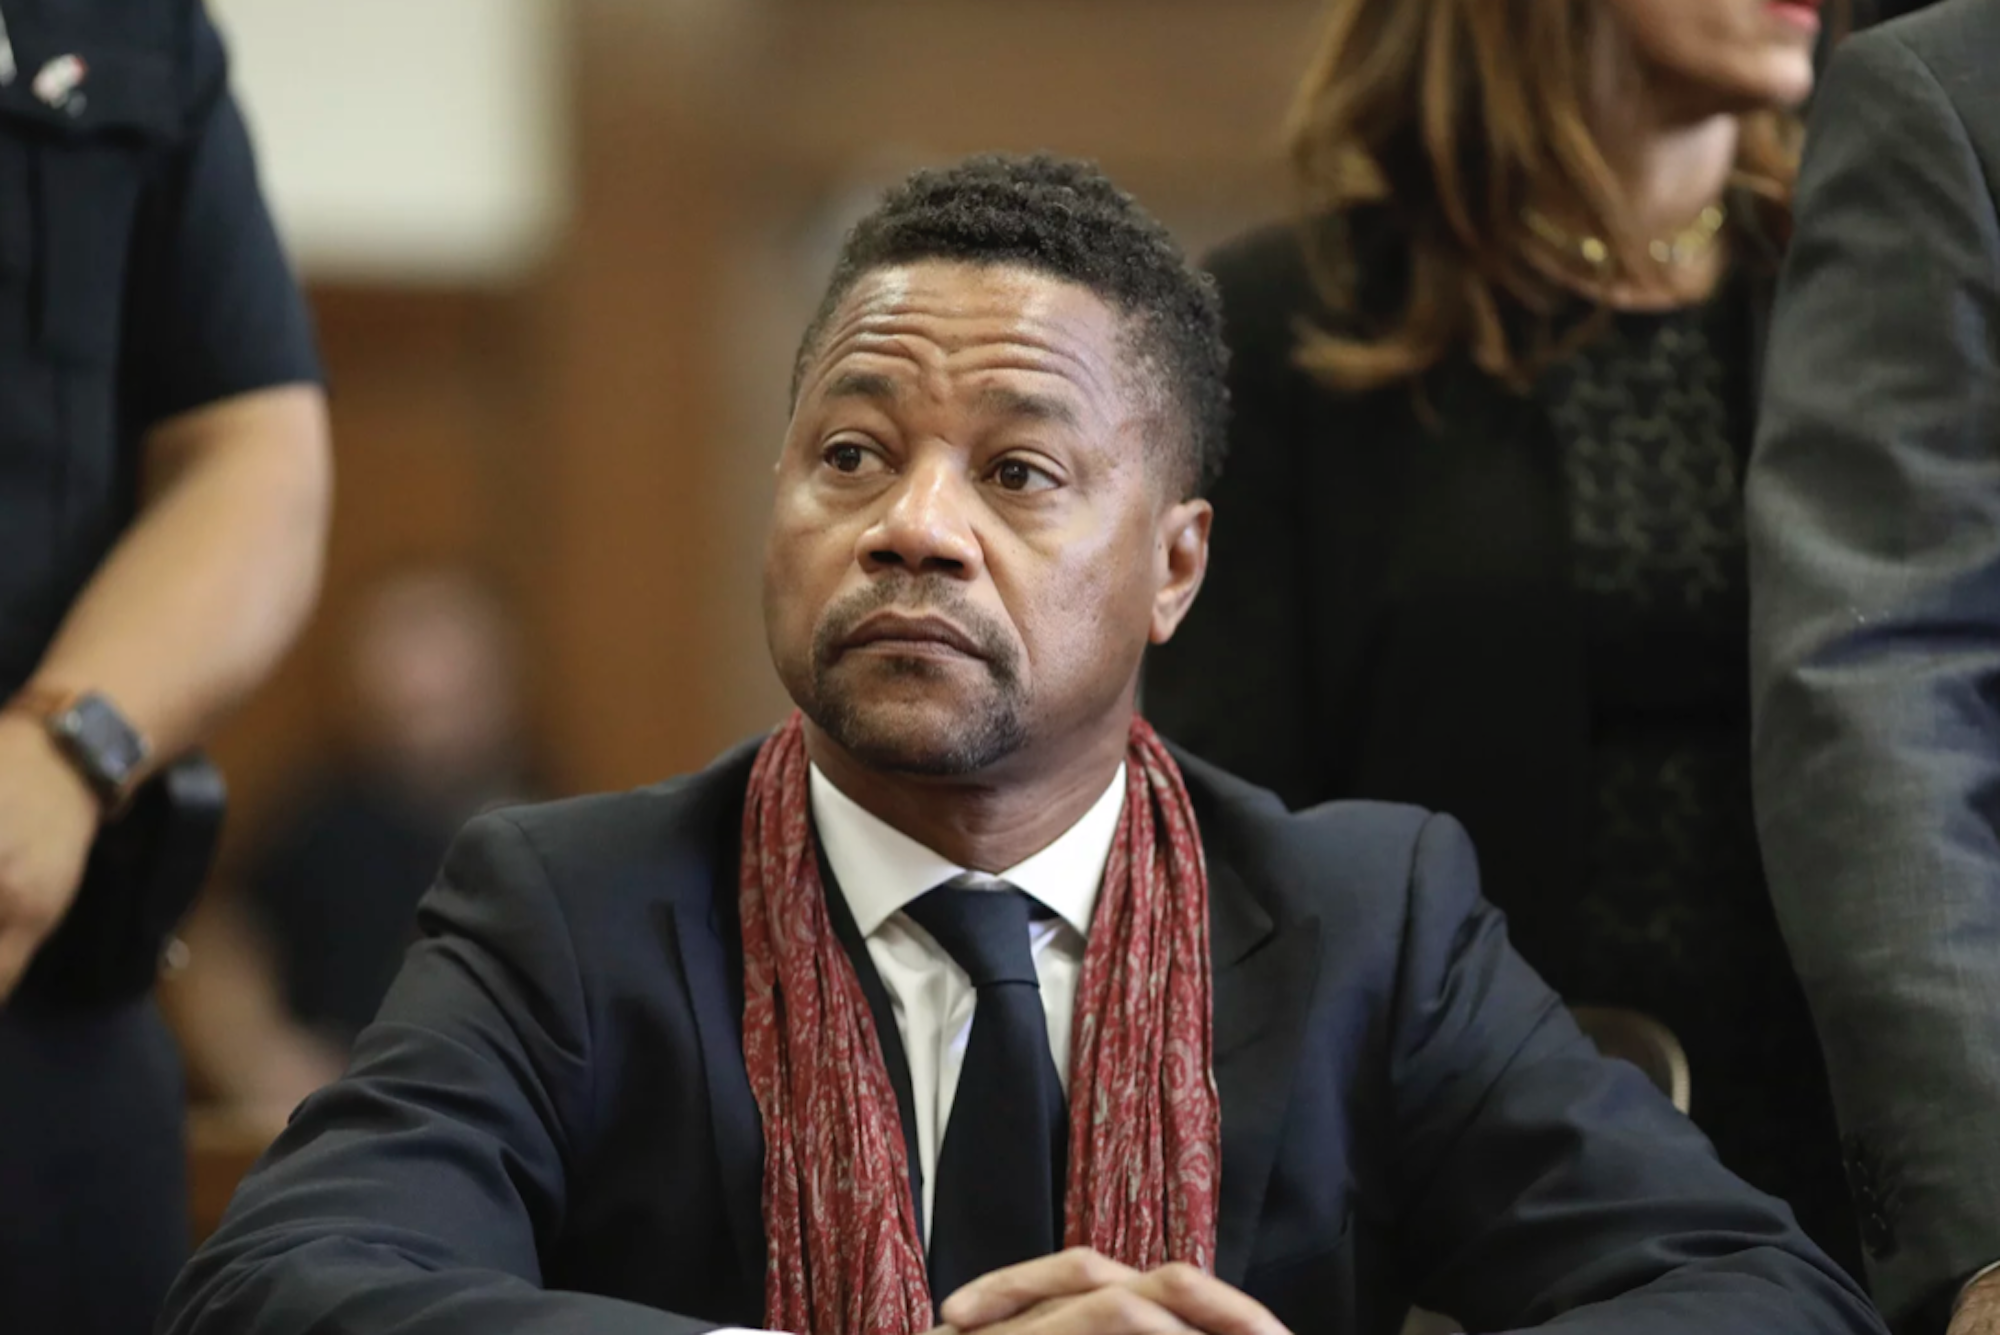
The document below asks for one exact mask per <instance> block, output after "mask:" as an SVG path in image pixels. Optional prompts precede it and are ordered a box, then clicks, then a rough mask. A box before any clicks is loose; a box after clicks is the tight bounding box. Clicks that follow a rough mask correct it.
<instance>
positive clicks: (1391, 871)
mask: <svg viewBox="0 0 2000 1335" xmlns="http://www.w3.org/2000/svg"><path fill="white" fill-rule="evenodd" d="M750 760H751V751H750V750H749V749H747V748H746V749H743V750H739V751H737V752H736V753H734V754H732V755H730V756H727V757H725V758H724V759H723V760H721V761H720V762H719V763H718V764H716V765H715V766H714V767H713V768H711V769H709V770H708V771H706V772H704V773H702V774H700V775H696V776H694V777H691V778H684V779H679V780H675V781H673V782H670V783H665V784H662V785H659V786H657V787H654V788H650V789H645V790H641V791H638V792H634V793H628V794H622V795H617V796H608V797H593V798H585V799H582V800H578V801H572V802H565V803H559V804H556V805H552V806H544V807H535V808H523V809H516V810H514V811H510V812H506V813H502V814H497V815H492V816H488V817H485V818H482V819H481V820H479V821H476V822H475V823H474V824H473V825H472V826H470V827H469V828H468V829H467V831H466V833H465V834H464V835H463V837H462V838H461V839H460V840H459V842H458V844H457V846H456V848H455V849H454V851H453V852H452V854H451V856H450V858H449V860H448V861H447V864H446V868H445V872H444V875H443V877H442V879H441V880H440V882H439V884H438V885H437V887H436V888H435V889H434V890H433V892H432V893H431V895H430V897H429V898H428V900H427V901H426V903H425V906H424V908H423V911H422V919H423V929H424V933H425V939H424V940H423V941H422V942H421V943H420V944H419V945H418V946H417V947H416V949H415V951H414V952H413V954H412V955H411V958H410V961H409V965H408V967H407V968H406V969H405V971H404V973H403V975H402V977H401V978H400V979H399V980H398V982H397V984H396V986H395V988H394V990H393V991H392V993H391V995H390V997H389V1000H388V1002H387V1003H386V1005H385V1007H384V1010H383V1013H382V1016H381V1018H380V1020H379V1021H378V1022H377V1023H376V1024H375V1026H374V1027H373V1028H371V1029H370V1030H368V1031H367V1032H366V1033H365V1034H363V1036H362V1038H361V1040H360V1043H359V1046H358V1049H357V1052H356V1056H355V1060H354V1065H353V1068H352V1069H351V1070H350V1071H349V1073H348V1074H347V1076H346V1078H344V1079H343V1080H341V1081H340V1082H339V1083H337V1084H336V1085H334V1086H332V1087H331V1088H329V1089H327V1090H325V1091H323V1092H321V1093H319V1094H317V1095H315V1096H314V1097H313V1098H311V1099H309V1100H308V1101H307V1102H306V1103H305V1105H304V1106H303V1107H302V1109H301V1110H300V1112H299V1113H298V1115H297V1116H296V1118H295V1119H294V1120H293V1122H292V1125H291V1127H290V1129H289V1130H287V1131H286V1132H285V1134H284V1136H283V1137H282V1138H281V1139H280V1140H279V1141H278V1143H277V1145H276V1146H275V1148H274V1149H273V1151H272V1152H271V1154H270V1155H269V1156H268V1158H267V1159H266V1161H265V1162H264V1163H263V1164H262V1165H261V1166H260V1167H259V1168H258V1169H257V1170H256V1171H255V1172H254V1173H253V1174H252V1175H251V1177H250V1178H249V1180H248V1181H247V1182H246V1183H245V1185H244V1187H243V1189H242V1191H241V1192H240V1193H239V1194H238V1196H237V1198H236V1201H235V1203H234V1205H233V1206H232V1207H231V1209H230V1212H229V1215H228V1218H227V1220H226V1221H225V1222H224V1224H223V1226H222V1229H221V1231H220V1232H219V1233H218V1234H217V1235H216V1236H215V1237H214V1238H213V1239H212V1240H211V1241H210V1242H209V1243H208V1245H207V1246H206V1247H204V1248H203V1249H202V1251H201V1252H200V1254H199V1255H198V1256H197V1257H196V1258H195V1260H194V1262H193V1263H192V1264H191V1265H190V1267H189V1268H188V1270H187V1272H186V1273H185V1274H184V1275H183V1276H182V1278H181V1281H180V1283H179V1284H178V1286H177V1287H176V1289H175V1291H174V1294H173V1297H172V1298H171V1299H170V1301H169V1303H168V1306H167V1315H166V1318H165V1324H164V1327H163V1328H164V1329H165V1330H166V1331H170V1332H175V1333H176V1335H197V1333H198V1332H199V1333H201V1335H289V1333H290V1332H301V1333H303V1332H305V1331H308V1330H310V1331H313V1332H315V1335H332V1333H333V1332H355V1335H360V1333H361V1332H367V1335H447V1333H450V1335H458V1333H460V1332H463V1333H464V1335H511V1333H512V1332H523V1333H525V1332H529V1331H534V1332H551V1331H565V1332H568V1331H578V1332H583V1331H588V1332H592V1335H611V1332H632V1333H633V1335H637V1333H638V1332H648V1333H649V1335H667V1333H668V1332H679V1331H695V1330H699V1329H702V1328H705V1327H707V1326H709V1325H712V1324H742V1325H752V1326H754V1325H757V1324H760V1323H761V1321H762V1317H763V1264H764V1245H763V1226H762V1221H761V1216H760V1204H759V1202H760V1186H761V1181H762V1166H761V1160H762V1146H761V1140H760V1134H759V1129H758V1117H757V1111H756V1107H755V1105H754V1102H753V1100H752V1098H751V1094H750V1089H749V1085H748V1080H747V1077H746V1075H745V1072H744V1066H743V1058H742V1051H741V1045H740V1037H739V1029H738V1026H739V1022H740V1016H741V1011H742V992H741V979H740V976H739V969H740V944H739V937H738V930H737V922H736V879H737V860H738V859H737V850H738V841H739V838H740V833H739V831H740V824H741V818H742V807H743V794H744V785H745V781H746V778H747V774H748V769H749V764H750ZM1185 764H1186V767H1187V778H1188V784H1189V788H1190V791H1191V792H1192V794H1193V797H1194V802H1195V806H1196V811H1197V814H1198V817H1199V819H1200V822H1201V828H1202V832H1203V843H1204V848H1205V850H1206V852H1207V856H1208V860H1209V867H1210V874H1211V882H1212V900H1211V914H1212V928H1213V930H1212V941H1213V949H1214V964H1215V1049H1216V1080H1217V1083H1218V1085H1219V1086H1220V1089H1221V1095H1222V1126H1223V1167H1222V1199H1221V1218H1220V1239H1219V1248H1218V1251H1219V1266H1218V1268H1219V1272H1220V1274H1221V1275H1222V1277H1223V1278H1225V1279H1227V1280H1229V1281H1230V1282H1232V1283H1235V1284H1238V1285H1241V1286H1243V1287H1245V1288H1246V1289H1247V1290H1248V1291H1249V1292H1251V1293H1252V1294H1255V1295H1256V1296H1257V1297H1259V1298H1261V1299H1262V1300H1263V1301H1265V1302H1266V1303H1268V1304H1270V1305H1271V1307H1272V1308H1273V1309H1275V1311H1276V1312H1277V1313H1278V1315H1279V1316H1280V1317H1282V1318H1283V1319H1284V1320H1286V1321H1287V1322H1289V1323H1290V1324H1291V1325H1292V1326H1293V1327H1294V1328H1295V1329H1297V1330H1299V1331H1302V1332H1303V1331H1339V1332H1354V1333H1360V1335H1367V1333H1370V1332H1383V1333H1385V1335H1386V1332H1392V1331H1394V1330H1396V1329H1397V1326H1398V1323H1399V1322H1400V1320H1401V1319H1402V1316H1403V1311H1404V1307H1405V1304H1406V1301H1407V1300H1408V1299H1409V1298H1410V1297H1411V1296H1412V1295H1414V1296H1416V1297H1418V1298H1420V1299H1421V1300H1422V1301H1423V1302H1424V1303H1425V1304H1426V1305H1428V1306H1430V1307H1433V1308H1439V1309H1444V1310H1447V1311H1451V1312H1454V1313H1456V1314H1458V1315H1460V1316H1462V1317H1463V1318H1465V1319H1466V1320H1468V1321H1469V1322H1471V1323H1473V1324H1474V1325H1475V1326H1476V1327H1477V1328H1479V1329H1486V1330H1494V1329H1503V1328H1507V1327H1512V1326H1518V1325H1527V1324H1533V1323H1537V1322H1541V1321H1543V1320H1546V1319H1548V1318H1551V1317H1554V1316H1556V1315H1557V1314H1558V1313H1562V1312H1565V1311H1569V1312H1570V1313H1571V1315H1570V1317H1569V1320H1568V1324H1567V1325H1566V1329H1570V1330H1574V1331H1577V1332H1585V1331H1604V1332H1606V1333H1607V1335H1610V1333H1611V1332H1616V1335H1647V1333H1648V1332H1660V1333H1661V1335H1664V1333H1665V1332H1669V1331H1673V1332H1686V1331H1701V1332H1703V1333H1704V1335H1714V1333H1716V1332H1730V1331H1741V1332H1744V1335H1753V1333H1754V1335H1770V1333H1771V1332H1780V1331H1783V1332H1865V1331H1875V1330H1878V1329H1879V1327H1878V1325H1877V1323H1876V1319H1875V1317H1874V1315H1873V1310H1872V1308H1870V1307H1869V1305H1868V1304H1867V1302H1866V1301H1865V1300H1864V1298H1863V1297H1862V1295H1861V1294H1860V1293H1859V1292H1858V1291H1857V1290H1856V1289H1855V1287H1854V1286H1853V1284H1852V1282H1851V1281H1849V1280H1848V1279H1847V1278H1845V1276H1843V1275H1842V1274H1841V1273H1840V1272H1839V1271H1838V1270H1837V1269H1836V1268H1835V1267H1833V1266H1832V1264H1831V1263H1830V1262H1828V1261H1827V1260H1826V1259H1825V1258H1824V1257H1823V1256H1822V1255H1820V1254H1819V1253H1818V1252H1817V1251H1815V1250H1814V1249H1813V1247H1812V1245H1811V1244H1810V1243H1809V1242H1807V1241H1806V1240H1805V1238H1804V1237H1803V1236H1802V1235H1801V1234H1800V1233H1799V1232H1798V1230H1797V1229H1796V1227H1795V1226H1794V1225H1793V1223H1792V1221H1791V1219H1790V1217H1789V1215H1788V1214H1787V1212H1786V1211H1785V1210H1784V1208H1783V1207H1782V1206H1780V1205H1778V1204H1777V1203H1775V1202H1773V1201H1772V1200H1770V1199H1768V1198H1766V1197H1763V1196H1761V1195H1759V1194H1757V1193H1756V1192H1754V1191H1752V1190H1750V1189H1749V1188H1747V1187H1745V1186H1744V1185H1742V1184H1741V1183H1739V1182H1738V1181H1736V1180H1735V1179H1734V1178H1732V1177H1731V1176H1730V1175H1729V1174H1728V1173H1727V1172H1725V1171H1724V1170H1723V1169H1722V1168H1721V1166H1720V1165H1719V1164H1718V1163H1717V1162H1716V1161H1715V1159H1714V1158H1713V1156H1712V1155H1711V1154H1710V1152H1709V1150H1708V1147H1707V1145H1706V1144H1705V1143H1704V1142H1703V1140H1702V1139H1701V1137H1700V1135H1699V1134H1698V1133H1697V1132H1696V1131H1695V1130H1694V1129H1693V1128H1692V1126H1690V1125H1689V1124H1688V1123H1687V1122H1686V1121H1685V1120H1683V1119H1682V1118H1681V1117H1680V1116H1679V1115H1678V1114H1677V1113H1675V1112H1674V1111H1673V1109H1672V1108H1671V1107H1670V1106H1669V1105H1667V1104H1666V1103H1665V1101H1664V1100H1662V1099H1661V1098H1660V1096H1659V1095H1658V1094H1657V1093H1656V1092H1655V1091H1654V1090H1653V1089H1652V1087H1651V1086H1650V1085H1648V1084H1647V1083H1646V1081H1645V1080H1644V1079H1643V1078H1642V1077H1641V1076H1640V1075H1639V1074H1638V1073H1637V1072H1636V1071H1635V1070H1633V1069H1632V1068H1631V1067H1629V1066H1625V1065H1622V1064H1614V1063H1609V1062H1605V1061H1603V1060H1601V1059H1599V1058H1598V1057H1597V1056H1596V1055H1595V1053H1594V1051H1593V1049H1592V1048H1591V1047H1590V1046H1589V1043H1588V1041H1587V1040H1586V1039H1584V1038H1583V1037H1581V1036H1580V1035H1579V1033H1578V1032H1577V1030H1576V1028H1575V1027H1574V1025H1573V1024H1572V1023H1571V1022H1570V1020H1569V1017H1568V1014H1567V1012H1566V1011H1565V1010H1564V1009H1563V1008H1562V1007H1561V1006H1560V1005H1559V1004H1558V1002H1557V1000H1556V998H1555V997H1554V996H1553V995H1551V994H1550V993H1549V991H1548V990H1547V989H1546V988H1545V987H1544V986H1542V984H1541V983H1540V982H1539V981H1538V980H1537V979H1536V977H1535V976H1534V974H1533V973H1532V972H1531V971H1530V970H1529V969H1528V968H1527V967H1526V966H1525V965H1524V964H1522V963H1521V961H1520V960H1519V959H1518V958H1517V957H1516V956H1515V955H1514V954H1513V953H1512V952H1511V951H1510V950H1509V949H1508V947H1507V944H1506V937H1505V933H1504V929H1503V927H1502V924H1501V920H1500V918H1499V916H1498V915H1497V914H1496V913H1495V912H1494V911H1493V910H1492V909H1491V908H1489V907H1488V906H1486V905H1485V904H1483V903H1482V902H1481V901H1480V899H1479V897H1478V889H1477V875H1476V872H1475V870H1474V865H1473V859H1472V849H1471V846H1470V844H1469V843H1468V842H1467V841H1466V838H1465V836H1464V834H1463V832H1462V831H1461V830H1460V829H1459V827H1458V826H1457V825H1456V824H1454V823H1453V822H1452V821H1451V820H1449V819H1448V818H1444V817H1430V816H1427V815H1425V814H1424V813H1423V812H1421V811H1416V810H1411V809H1407V808H1398V807H1388V806H1375V805H1359V804H1357V805H1347V806H1334V807H1327V808H1324V809H1322V810H1320V811H1317V812H1314V813H1311V814H1308V815H1303V816H1291V815H1288V814H1287V813H1286V812H1285V810H1284V808H1283V807H1282V806H1281V805H1280V804H1279V802H1278V801H1277V800H1276V799H1275V798H1274V797H1272V796H1271V795H1270V794H1268V793H1265V792H1262V791H1259V790H1257V789H1254V788H1251V787H1249V786H1247V785H1245V784H1243V783H1240V782H1238V781H1236V780H1234V779H1231V778H1229V777H1227V776H1226V775H1223V774H1221V773H1219V772H1218V771H1216V770H1214V769H1212V768H1210V767H1208V766H1206V765H1203V764H1201V763H1199V762H1197V761H1193V760H1188V761H1186V762H1185ZM1593 1303H1601V1304H1603V1305H1602V1306H1597V1307H1587V1306H1586V1305H1587V1304H1593ZM1573 1309H1581V1310H1573ZM667 1313H678V1314H679V1315H667Z"/></svg>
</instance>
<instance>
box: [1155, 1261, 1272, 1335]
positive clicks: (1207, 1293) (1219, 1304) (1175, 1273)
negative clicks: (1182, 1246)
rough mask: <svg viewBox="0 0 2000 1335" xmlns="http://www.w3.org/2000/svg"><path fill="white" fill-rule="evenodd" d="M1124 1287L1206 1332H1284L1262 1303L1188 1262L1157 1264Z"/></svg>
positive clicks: (1219, 1334)
mask: <svg viewBox="0 0 2000 1335" xmlns="http://www.w3.org/2000/svg"><path fill="white" fill-rule="evenodd" d="M1125 1287H1126V1288H1128V1289H1130V1290H1131V1291H1132V1292H1133V1293H1136V1294H1138V1295H1139V1296H1140V1297H1142V1298H1145V1299H1147V1300H1148V1301H1150V1302H1154V1303H1157V1304H1159V1305H1160V1306H1161V1307H1164V1308H1166V1309H1167V1310H1168V1311H1169V1312H1172V1313H1173V1314H1174V1315H1175V1316H1177V1317H1179V1318H1180V1319H1181V1320H1182V1321H1185V1322H1186V1323H1187V1324H1188V1325H1190V1326H1192V1327H1194V1328H1195V1329H1196V1330H1201V1331H1206V1332H1207V1335H1286V1331H1285V1328H1284V1326H1283V1325H1282V1324H1280V1323H1279V1321H1278V1318H1276V1317H1274V1316H1272V1315H1271V1312H1270V1309H1269V1308H1267V1307H1265V1306H1264V1304H1262V1303H1260V1302H1258V1301H1257V1300H1256V1299H1255V1298H1252V1297H1251V1296H1250V1295H1249V1294H1247V1293H1244V1292H1243V1291H1242V1290H1241V1289H1236V1288H1232V1287H1230V1286H1229V1285H1227V1284H1225V1283H1223V1282H1222V1281H1221V1280H1219V1279H1217V1278H1215V1276H1213V1275H1209V1274H1205V1273H1203V1272H1202V1271H1200V1270H1198V1269H1196V1268H1195V1267H1194V1266H1191V1265H1183V1264H1178V1263H1177V1264H1174V1265H1167V1266H1161V1267H1160V1268H1159V1269H1158V1270H1154V1271H1151V1272H1150V1273H1148V1274H1145V1275H1141V1276H1139V1277H1138V1278H1137V1279H1133V1280H1130V1281H1128V1282H1127V1283H1126V1285H1125Z"/></svg>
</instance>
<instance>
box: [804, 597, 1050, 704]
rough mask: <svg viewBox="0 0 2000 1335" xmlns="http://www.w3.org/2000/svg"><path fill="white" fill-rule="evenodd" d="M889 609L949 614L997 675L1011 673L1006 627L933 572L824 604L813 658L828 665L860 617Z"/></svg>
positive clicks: (1011, 643) (1011, 651) (916, 613)
mask: <svg viewBox="0 0 2000 1335" xmlns="http://www.w3.org/2000/svg"><path fill="white" fill-rule="evenodd" d="M889 608H894V609H895V610H896V611H898V612H905V613H908V614H910V615H912V616H921V615H923V614H925V613H933V614H936V615H938V616H942V617H946V618H948V619H950V620H951V621H952V622H953V623H954V624H956V625H957V626H958V627H959V629H961V630H963V631H964V632H965V633H966V634H967V635H969V636H971V637H972V640H973V643H975V644H977V645H978V646H979V655H980V657H982V658H984V659H985V660H986V662H987V664H988V665H989V666H990V667H991V668H992V669H993V673H994V675H995V676H997V677H999V678H1001V679H1002V680H1003V681H1004V680H1009V679H1011V678H1012V677H1013V676H1014V675H1015V667H1016V664H1015V656H1014V641H1013V639H1012V637H1011V636H1009V635H1008V634H1007V631H1006V628H1005V627H1003V626H1001V625H1000V623H999V622H998V621H996V620H995V619H994V618H993V617H992V616H990V615H989V614H987V613H986V612H983V611H981V610H980V609H979V608H977V607H974V606H973V605H972V604H971V603H970V602H968V601H966V599H965V597H964V595H963V594H962V593H960V592H959V589H958V586H957V585H956V584H955V583H953V582H952V581H951V579H949V578H948V577H946V576H944V575H935V574H932V575H913V576H910V577H909V578H907V579H898V580H883V581H881V582H880V583H875V584H870V585H868V586H866V587H865V588H860V589H856V590H855V591H854V592H853V593H850V594H848V595H847V596H846V597H843V598H838V599H835V600H834V601H833V602H832V603H830V604H828V606H827V609H826V612H825V614H824V615H822V616H821V618H820V623H819V631H818V633H817V634H815V635H814V636H813V662H814V663H816V664H817V665H818V666H819V667H821V668H826V667H827V666H829V665H830V664H831V663H832V662H833V660H834V659H836V658H838V657H840V652H841V645H842V643H843V642H845V641H846V640H847V638H848V637H849V636H851V635H852V634H853V633H854V631H855V630H856V628H857V627H859V626H860V625H861V623H862V622H863V621H866V620H867V619H868V618H869V617H871V616H873V615H875V613H877V612H881V611H884V610H886V609H889Z"/></svg>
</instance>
